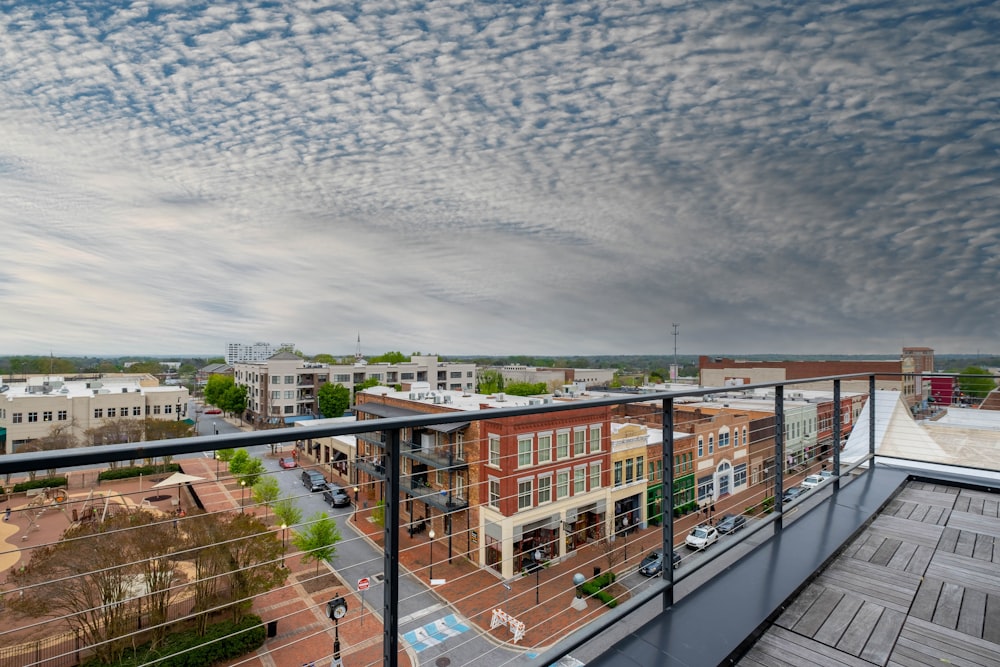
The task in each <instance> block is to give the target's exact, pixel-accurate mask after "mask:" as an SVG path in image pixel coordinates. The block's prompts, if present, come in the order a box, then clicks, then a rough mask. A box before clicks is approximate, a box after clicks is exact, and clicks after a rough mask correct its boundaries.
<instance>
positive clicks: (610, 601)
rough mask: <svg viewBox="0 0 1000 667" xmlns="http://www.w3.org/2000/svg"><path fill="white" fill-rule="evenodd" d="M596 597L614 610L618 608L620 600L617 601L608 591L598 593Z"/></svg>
mask: <svg viewBox="0 0 1000 667" xmlns="http://www.w3.org/2000/svg"><path fill="white" fill-rule="evenodd" d="M594 597H596V598H597V599H598V600H600V601H601V602H603V603H604V604H606V605H608V606H609V607H610V608H612V609H614V608H615V607H617V606H618V600H616V599H615V596H614V595H612V594H611V593H608V592H607V591H597V595H595V596H594Z"/></svg>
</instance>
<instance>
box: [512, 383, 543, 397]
mask: <svg viewBox="0 0 1000 667" xmlns="http://www.w3.org/2000/svg"><path fill="white" fill-rule="evenodd" d="M548 389H549V388H548V385H546V384H545V383H544V382H534V383H532V382H512V383H510V384H508V385H507V386H506V387H504V389H503V390H504V391H505V392H506V393H508V394H511V395H513V396H534V395H536V394H546V393H548Z"/></svg>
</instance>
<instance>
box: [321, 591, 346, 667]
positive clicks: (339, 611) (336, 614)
mask: <svg viewBox="0 0 1000 667" xmlns="http://www.w3.org/2000/svg"><path fill="white" fill-rule="evenodd" d="M326 614H327V616H329V617H330V618H332V619H333V662H332V663H331V667H332V666H333V665H341V664H343V663H342V662H341V661H340V619H342V618H343V617H344V616H345V615H346V614H347V600H345V599H344V598H343V597H335V598H334V599H332V600H330V601H329V602H327V603H326Z"/></svg>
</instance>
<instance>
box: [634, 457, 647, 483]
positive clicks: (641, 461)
mask: <svg viewBox="0 0 1000 667" xmlns="http://www.w3.org/2000/svg"><path fill="white" fill-rule="evenodd" d="M644 472H646V457H645V456H637V457H636V459H635V476H636V479H642V474H643V473H644Z"/></svg>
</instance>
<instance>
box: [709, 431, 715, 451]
mask: <svg viewBox="0 0 1000 667" xmlns="http://www.w3.org/2000/svg"><path fill="white" fill-rule="evenodd" d="M714 451H715V436H714V435H710V436H708V453H709V454H711V453H712V452H714Z"/></svg>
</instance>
